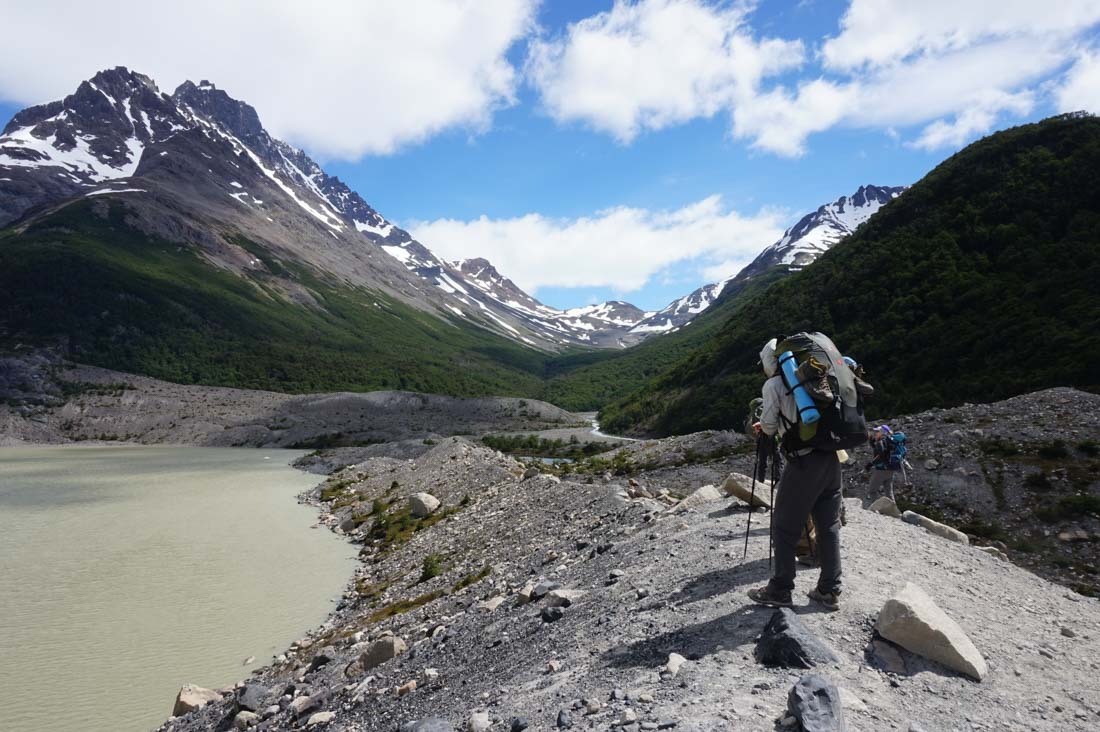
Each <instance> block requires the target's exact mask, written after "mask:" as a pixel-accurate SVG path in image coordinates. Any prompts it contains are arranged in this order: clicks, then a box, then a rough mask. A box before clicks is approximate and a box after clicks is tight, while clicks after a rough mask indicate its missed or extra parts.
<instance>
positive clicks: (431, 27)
mask: <svg viewBox="0 0 1100 732" xmlns="http://www.w3.org/2000/svg"><path fill="white" fill-rule="evenodd" d="M536 4H537V3H536V0H417V2H416V3H408V2H405V1H404V0H372V1H371V2H358V1H357V0H331V1H329V2H323V3H302V2H298V1H296V0H239V1H237V2H223V1H222V0H193V1H192V2H187V3H148V2H139V1H138V0H113V1H109V2H101V3H72V2H66V1H64V0H37V1H36V2H33V3H9V4H7V5H6V7H5V8H4V14H3V15H4V27H5V33H4V43H3V44H0V97H2V98H4V99H8V100H10V101H14V102H18V103H23V104H31V103H41V102H45V101H51V100H53V99H55V98H60V97H62V96H64V95H65V94H68V93H71V92H72V91H73V90H74V89H75V88H76V85H77V84H78V83H79V82H80V81H81V80H83V79H86V78H88V77H89V76H91V75H92V74H93V73H95V72H96V71H98V70H100V69H103V68H108V67H113V66H118V65H125V66H128V67H130V68H132V69H134V70H137V71H141V72H143V73H146V74H148V75H150V76H152V77H153V78H154V79H156V80H157V82H158V84H159V85H160V86H161V87H162V88H166V89H167V90H168V91H171V89H173V88H174V87H175V85H177V84H179V83H180V82H182V81H183V80H185V79H191V80H194V81H199V79H200V78H206V79H209V80H210V81H213V82H214V83H215V84H217V85H218V86H219V87H221V88H224V89H226V90H227V91H228V92H229V93H230V94H231V95H234V96H236V97H238V98H241V99H243V100H245V101H248V102H249V103H251V104H252V105H253V106H255V107H256V108H257V110H258V111H259V112H260V115H261V119H263V120H264V123H265V125H267V126H268V127H269V128H270V129H271V130H272V132H273V133H275V134H276V135H278V136H280V137H283V138H286V139H289V140H291V141H293V142H295V143H297V144H299V145H302V146H305V147H308V148H309V149H310V150H311V151H314V152H316V153H318V154H320V155H323V156H328V157H341V158H349V159H354V158H357V157H359V156H361V155H363V154H365V153H390V152H392V151H394V150H395V149H397V148H399V147H400V146H402V145H406V144H411V143H416V142H418V141H421V140H424V139H425V138H427V137H430V136H432V135H435V134H437V133H439V132H441V131H443V130H447V129H451V128H455V127H461V128H469V129H474V130H482V129H485V128H486V127H487V126H488V125H489V123H490V120H491V115H492V113H493V111H494V109H496V108H498V107H500V106H502V105H507V104H510V103H512V101H513V100H514V93H515V87H516V82H517V71H516V69H514V68H513V66H512V65H511V64H510V63H509V61H508V59H507V57H506V53H507V52H508V51H509V49H510V48H512V46H513V45H514V44H516V43H517V42H518V41H520V40H521V39H522V38H524V37H525V36H526V35H527V33H528V32H529V31H530V29H531V28H532V24H533V14H534V9H535V5H536Z"/></svg>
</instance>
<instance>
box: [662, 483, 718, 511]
mask: <svg viewBox="0 0 1100 732" xmlns="http://www.w3.org/2000/svg"><path fill="white" fill-rule="evenodd" d="M720 500H722V493H721V492H720V491H719V490H718V489H717V488H715V487H714V486H712V485H704V486H702V487H700V488H696V489H695V492H694V493H692V494H691V495H690V496H688V497H687V498H685V499H684V500H682V501H680V502H679V503H677V504H676V505H675V506H673V508H672V509H671V510H673V511H675V512H676V513H679V512H681V511H687V510H690V509H694V508H699V507H701V506H705V505H706V504H708V503H713V502H714V501H720Z"/></svg>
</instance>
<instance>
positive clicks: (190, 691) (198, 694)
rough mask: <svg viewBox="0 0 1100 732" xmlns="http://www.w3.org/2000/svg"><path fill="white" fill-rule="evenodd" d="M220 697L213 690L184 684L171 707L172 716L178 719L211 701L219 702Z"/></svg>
mask: <svg viewBox="0 0 1100 732" xmlns="http://www.w3.org/2000/svg"><path fill="white" fill-rule="evenodd" d="M221 698H222V695H221V694H219V693H218V692H216V691H214V690H213V689H204V688H203V687H201V686H195V685H194V684H186V685H185V686H183V687H182V688H181V689H180V690H179V693H178V694H176V702H175V704H173V705H172V716H173V717H179V716H181V715H183V714H187V713H188V712H193V711H195V710H196V709H201V708H202V707H204V706H206V705H207V704H209V703H210V702H212V701H219V700H220V699H221Z"/></svg>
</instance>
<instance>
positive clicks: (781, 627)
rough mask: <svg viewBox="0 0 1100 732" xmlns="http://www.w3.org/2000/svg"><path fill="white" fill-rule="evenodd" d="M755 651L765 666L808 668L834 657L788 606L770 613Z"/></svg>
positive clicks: (831, 659)
mask: <svg viewBox="0 0 1100 732" xmlns="http://www.w3.org/2000/svg"><path fill="white" fill-rule="evenodd" d="M755 655H756V660H757V661H759V662H760V663H762V664H764V665H765V666H783V667H785V668H812V667H814V666H817V665H820V664H827V663H836V662H837V660H838V659H837V656H836V654H835V653H833V651H832V650H831V649H830V648H829V647H828V646H826V645H825V644H824V643H822V642H821V640H819V639H818V638H817V636H815V635H814V634H813V633H812V632H811V631H810V629H809V628H807V627H806V625H805V623H803V622H802V621H801V620H800V619H799V617H798V616H797V615H796V614H795V613H794V611H793V610H791V609H790V608H780V609H779V610H776V611H775V613H773V614H772V616H771V619H770V620H768V624H767V625H765V626H764V632H763V633H761V635H760V640H759V641H757V643H756V652H755Z"/></svg>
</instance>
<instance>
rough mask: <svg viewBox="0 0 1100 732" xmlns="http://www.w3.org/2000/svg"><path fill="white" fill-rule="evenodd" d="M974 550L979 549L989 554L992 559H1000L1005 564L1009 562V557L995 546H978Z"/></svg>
mask: <svg viewBox="0 0 1100 732" xmlns="http://www.w3.org/2000/svg"><path fill="white" fill-rule="evenodd" d="M974 548H975V549H977V550H978V551H980V552H985V553H986V554H988V555H989V556H991V557H996V558H997V559H1000V560H1001V561H1004V562H1007V561H1008V555H1007V554H1005V553H1004V552H1003V551H1001V550H1000V549H998V548H997V547H995V546H978V547H974Z"/></svg>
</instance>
